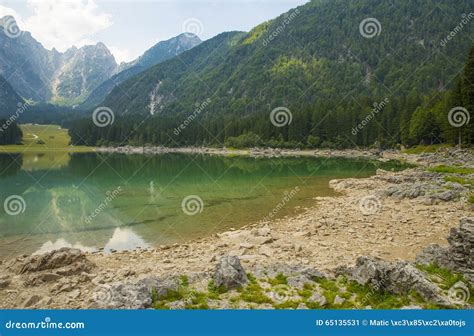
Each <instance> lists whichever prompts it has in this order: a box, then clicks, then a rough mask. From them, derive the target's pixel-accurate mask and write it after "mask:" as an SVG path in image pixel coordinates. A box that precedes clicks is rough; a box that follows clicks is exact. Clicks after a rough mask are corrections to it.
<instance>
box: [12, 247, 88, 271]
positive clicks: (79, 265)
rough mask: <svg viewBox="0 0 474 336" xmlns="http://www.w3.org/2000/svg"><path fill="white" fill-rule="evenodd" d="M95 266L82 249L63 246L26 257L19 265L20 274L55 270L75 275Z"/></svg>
mask: <svg viewBox="0 0 474 336" xmlns="http://www.w3.org/2000/svg"><path fill="white" fill-rule="evenodd" d="M94 266H95V265H94V264H93V263H92V262H90V261H89V260H88V259H87V258H86V255H85V254H84V253H83V252H81V250H78V249H71V248H61V249H59V250H55V251H52V252H49V253H45V254H41V255H32V256H30V257H28V258H26V259H25V260H24V261H23V262H22V263H21V264H20V265H19V271H18V274H25V273H33V272H40V271H45V270H55V271H56V273H57V274H60V275H75V274H81V273H82V272H89V271H90V270H91V269H92V268H94Z"/></svg>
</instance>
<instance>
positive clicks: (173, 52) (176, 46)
mask: <svg viewBox="0 0 474 336" xmlns="http://www.w3.org/2000/svg"><path fill="white" fill-rule="evenodd" d="M200 43H201V40H200V39H199V37H198V36H196V35H194V34H191V33H183V34H181V35H179V36H176V37H174V38H171V39H169V40H166V41H162V42H159V43H158V44H156V45H154V46H153V47H152V48H150V49H148V50H147V51H146V52H145V53H144V54H143V55H142V56H140V57H139V58H138V59H136V60H135V61H133V62H130V63H124V64H121V65H120V66H119V70H118V71H117V72H118V73H117V74H115V75H114V76H112V77H111V78H110V79H108V80H106V81H105V82H103V83H102V84H101V85H99V86H98V87H97V88H96V89H95V90H94V91H92V93H91V94H90V95H89V97H88V98H87V100H86V101H85V102H84V103H83V104H81V107H82V108H85V109H87V108H92V107H94V106H96V105H98V104H100V103H101V102H102V101H103V100H104V99H105V97H106V96H107V95H108V94H109V93H110V92H111V91H112V89H113V88H114V87H116V86H117V85H119V84H120V83H122V82H124V81H125V80H127V79H128V78H130V77H133V76H134V75H136V74H138V73H140V72H142V71H144V70H146V69H148V68H150V67H152V66H154V65H156V64H158V63H161V62H163V61H166V60H168V59H171V58H173V57H175V56H177V55H179V54H181V53H182V52H184V51H186V50H189V49H192V48H194V47H195V46H197V45H198V44H200Z"/></svg>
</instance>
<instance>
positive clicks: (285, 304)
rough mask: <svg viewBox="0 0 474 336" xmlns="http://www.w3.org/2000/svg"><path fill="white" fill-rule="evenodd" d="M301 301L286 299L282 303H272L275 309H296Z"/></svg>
mask: <svg viewBox="0 0 474 336" xmlns="http://www.w3.org/2000/svg"><path fill="white" fill-rule="evenodd" d="M300 303H301V301H292V300H288V301H285V302H282V303H278V304H274V305H273V308H275V309H296V308H298V306H299V305H300Z"/></svg>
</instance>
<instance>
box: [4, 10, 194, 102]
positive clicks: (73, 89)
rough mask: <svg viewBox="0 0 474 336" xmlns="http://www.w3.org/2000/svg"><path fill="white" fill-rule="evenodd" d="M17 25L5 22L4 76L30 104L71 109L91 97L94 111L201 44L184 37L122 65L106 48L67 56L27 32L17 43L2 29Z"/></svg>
mask: <svg viewBox="0 0 474 336" xmlns="http://www.w3.org/2000/svg"><path fill="white" fill-rule="evenodd" d="M11 25H16V22H15V19H14V18H13V17H11V16H5V17H3V18H1V19H0V75H1V76H3V77H4V78H5V79H7V80H8V82H9V83H10V85H11V86H12V88H13V89H14V90H15V91H16V93H17V94H18V95H20V96H21V97H23V98H24V99H26V100H32V101H34V102H52V103H55V104H59V105H70V106H71V105H77V104H81V103H83V102H84V101H85V100H86V99H87V98H88V97H89V95H90V94H91V93H93V96H92V97H91V98H90V100H89V105H92V104H93V102H95V101H101V100H102V99H103V98H104V97H105V96H106V95H107V94H108V93H109V92H110V90H111V89H112V88H113V87H114V86H115V85H116V84H117V83H120V82H121V81H123V80H124V79H127V78H129V77H130V76H133V75H134V74H137V73H139V72H140V71H143V70H145V69H147V68H148V67H150V66H152V65H155V64H157V63H159V62H162V61H163V60H166V59H169V58H171V57H174V56H176V55H178V54H179V53H181V52H183V51H186V50H188V49H190V48H192V47H194V46H195V45H197V44H199V43H200V42H201V41H200V40H199V38H198V37H197V36H195V35H190V34H185V35H184V34H183V35H180V36H178V37H176V38H173V39H170V40H168V41H164V42H160V43H158V44H157V45H155V46H153V47H152V48H151V49H149V50H148V51H147V52H145V54H143V56H141V57H140V58H138V59H137V60H135V61H133V62H130V63H123V64H120V65H118V64H117V63H116V61H115V58H114V56H113V55H112V53H111V52H110V51H109V49H108V48H107V47H106V46H105V44H103V43H100V42H99V43H97V44H96V45H87V46H83V47H81V48H76V47H71V48H69V49H68V50H66V51H65V52H63V53H61V52H58V51H57V50H55V49H53V50H48V49H46V48H44V47H43V46H42V45H41V43H39V42H38V41H36V40H35V39H34V38H33V37H32V35H31V34H30V33H29V32H26V31H23V32H20V33H19V34H18V36H15V37H14V38H11V37H10V36H9V35H8V34H7V31H6V29H2V28H3V27H7V26H11ZM112 76H114V77H113V78H111V77H112ZM109 79H111V81H108V80H109ZM107 81H108V82H107ZM101 85H102V87H100V88H99V86H101ZM96 89H97V91H95V90H96Z"/></svg>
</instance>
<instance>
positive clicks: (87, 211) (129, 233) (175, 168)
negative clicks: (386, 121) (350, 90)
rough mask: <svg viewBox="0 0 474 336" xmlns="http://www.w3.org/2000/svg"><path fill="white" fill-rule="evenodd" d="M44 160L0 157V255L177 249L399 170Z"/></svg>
mask: <svg viewBox="0 0 474 336" xmlns="http://www.w3.org/2000/svg"><path fill="white" fill-rule="evenodd" d="M48 155H52V154H47V155H46V154H45V155H36V156H35V155H29V156H22V155H0V201H1V204H2V205H3V206H2V207H1V208H0V247H1V248H0V257H3V258H4V257H7V256H12V255H18V254H29V253H34V252H42V251H48V250H51V249H54V248H58V247H62V246H77V247H80V248H82V249H84V250H96V249H99V248H104V249H105V250H126V249H133V248H137V247H150V246H158V245H162V244H170V243H175V242H183V241H187V240H190V239H192V238H197V237H203V236H208V235H210V234H213V233H215V232H219V231H224V230H226V229H229V228H232V227H233V228H238V227H241V226H242V225H245V224H249V223H252V222H257V221H259V220H262V219H264V218H265V217H266V216H267V218H268V215H269V213H270V212H272V211H273V210H274V209H276V210H275V211H274V212H273V218H278V217H282V216H286V215H289V214H295V213H297V212H298V211H302V209H304V208H305V207H309V206H313V205H314V204H315V201H314V199H313V198H314V197H316V196H329V195H334V191H333V190H331V189H330V188H329V186H328V182H329V180H331V179H335V178H346V177H367V176H370V175H373V174H374V173H375V171H376V169H377V168H384V169H401V168H402V167H401V166H400V165H399V164H396V163H374V162H369V161H363V160H347V159H325V158H258V159H256V158H250V157H220V156H206V155H184V154H165V155H158V156H146V155H131V156H128V155H123V154H106V155H104V154H95V153H89V154H55V155H56V156H55V155H53V156H48ZM12 196H14V197H17V199H18V196H19V197H20V200H19V202H17V204H14V203H9V202H13V201H11V200H10V201H9V197H10V198H11V197H12ZM183 200H189V203H188V202H186V201H185V202H184V205H183ZM23 201H24V203H23ZM279 204H280V205H281V204H283V206H278V205H279ZM15 205H17V207H16V208H15V207H14V206H15Z"/></svg>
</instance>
